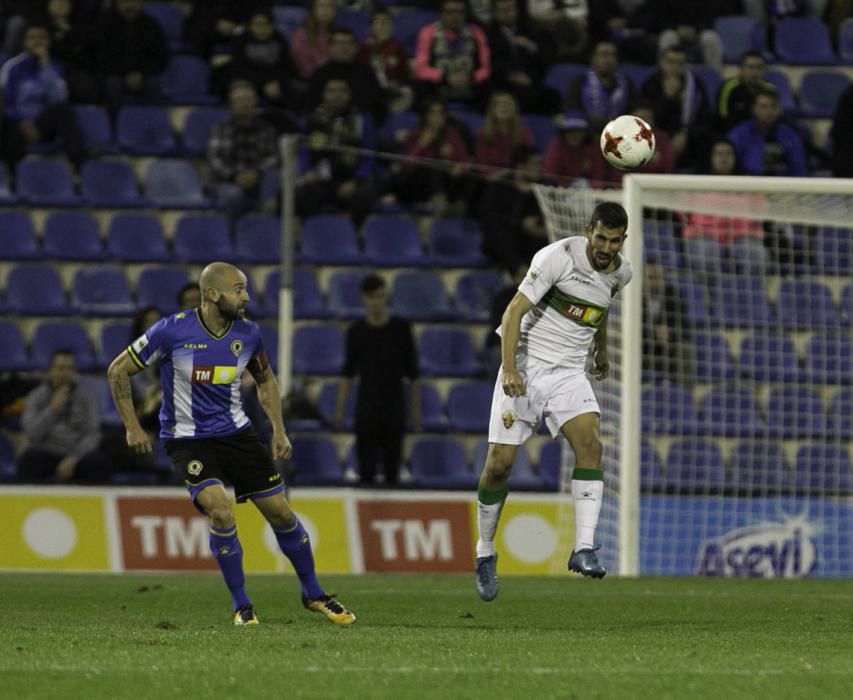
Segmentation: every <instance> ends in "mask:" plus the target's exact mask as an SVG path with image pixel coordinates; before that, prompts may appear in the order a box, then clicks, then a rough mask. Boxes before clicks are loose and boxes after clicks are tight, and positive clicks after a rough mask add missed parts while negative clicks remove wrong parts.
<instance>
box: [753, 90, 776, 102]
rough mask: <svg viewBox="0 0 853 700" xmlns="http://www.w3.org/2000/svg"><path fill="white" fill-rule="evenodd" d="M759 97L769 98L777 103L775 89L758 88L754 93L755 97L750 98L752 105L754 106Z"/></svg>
mask: <svg viewBox="0 0 853 700" xmlns="http://www.w3.org/2000/svg"><path fill="white" fill-rule="evenodd" d="M759 97H769V98H771V99H773V100H776V102H779V93H778V92H777V91H776V88H767V87H762V88H759V89H758V90H756V91H755V96H754V97H753V98H752V104H755V103H756V102H757V101H758V98H759Z"/></svg>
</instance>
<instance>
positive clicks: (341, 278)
mask: <svg viewBox="0 0 853 700" xmlns="http://www.w3.org/2000/svg"><path fill="white" fill-rule="evenodd" d="M364 276H365V273H364V272H362V271H361V270H338V271H336V272H333V273H332V275H331V277H329V311H330V312H331V313H332V315H333V316H335V317H336V318H340V319H345V320H352V319H356V318H361V317H362V316H364V304H363V303H362V301H361V282H362V280H363V279H364Z"/></svg>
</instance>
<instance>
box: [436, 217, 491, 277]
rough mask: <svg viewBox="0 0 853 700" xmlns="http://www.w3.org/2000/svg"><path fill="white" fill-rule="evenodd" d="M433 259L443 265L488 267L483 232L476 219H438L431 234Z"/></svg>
mask: <svg viewBox="0 0 853 700" xmlns="http://www.w3.org/2000/svg"><path fill="white" fill-rule="evenodd" d="M429 240H430V250H431V252H432V257H433V260H434V261H435V263H436V264H437V265H440V266H441V267H486V266H487V265H488V264H489V259H488V258H487V257H486V256H485V255H483V253H482V252H481V250H480V248H481V247H482V245H483V232H482V230H480V225H479V224H478V223H477V220H476V219H436V220H435V221H433V224H432V228H431V229H430V234H429Z"/></svg>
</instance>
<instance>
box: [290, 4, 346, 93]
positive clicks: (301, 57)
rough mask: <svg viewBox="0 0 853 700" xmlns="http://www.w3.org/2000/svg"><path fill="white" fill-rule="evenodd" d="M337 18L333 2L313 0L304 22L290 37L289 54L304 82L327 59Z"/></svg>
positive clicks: (335, 6)
mask: <svg viewBox="0 0 853 700" xmlns="http://www.w3.org/2000/svg"><path fill="white" fill-rule="evenodd" d="M337 17H338V6H337V4H336V3H335V0H314V2H313V3H312V4H311V11H310V12H309V13H308V16H307V17H306V18H305V21H304V22H303V23H302V24H301V25H300V26H299V27H297V28H296V29H295V30H294V32H293V36H291V37H290V53H291V55H292V56H293V62H294V63H295V64H296V70H297V72H298V73H299V75H300V77H302V78H303V79H304V80H307V79H308V78H310V77H311V74H312V73H313V72H314V71H315V70H317V68H319V67H320V66H321V65H323V64H324V63H325V62H326V60H327V59H328V58H329V42H330V41H331V37H332V29H333V28H334V26H335V20H337Z"/></svg>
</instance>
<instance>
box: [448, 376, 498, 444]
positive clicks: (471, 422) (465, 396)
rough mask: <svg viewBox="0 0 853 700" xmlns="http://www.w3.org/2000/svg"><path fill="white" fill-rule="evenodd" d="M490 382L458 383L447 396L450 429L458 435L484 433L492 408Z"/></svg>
mask: <svg viewBox="0 0 853 700" xmlns="http://www.w3.org/2000/svg"><path fill="white" fill-rule="evenodd" d="M493 393H494V385H493V384H492V383H491V382H458V383H456V384H454V385H453V386H451V387H450V392H449V393H448V395H447V418H448V420H449V421H450V429H451V430H456V431H458V432H460V433H486V432H488V430H489V415H490V413H491V407H492V394H493Z"/></svg>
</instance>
